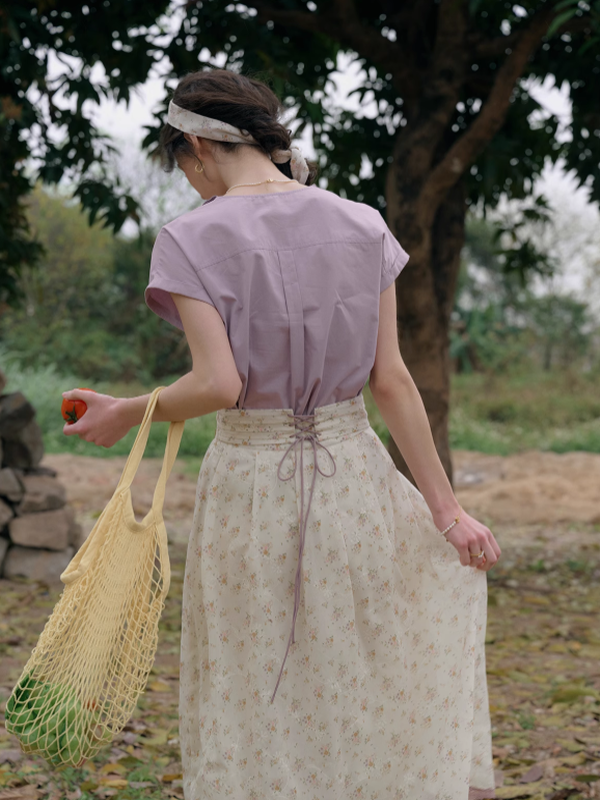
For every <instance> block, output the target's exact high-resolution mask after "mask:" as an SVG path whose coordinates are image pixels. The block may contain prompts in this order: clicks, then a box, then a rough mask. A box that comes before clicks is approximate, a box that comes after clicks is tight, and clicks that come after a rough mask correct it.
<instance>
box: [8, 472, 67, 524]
mask: <svg viewBox="0 0 600 800" xmlns="http://www.w3.org/2000/svg"><path fill="white" fill-rule="evenodd" d="M23 483H24V484H25V495H24V496H23V499H22V500H21V502H20V503H19V505H18V506H17V509H16V511H17V514H18V515H19V516H20V517H21V516H24V515H25V514H35V513H37V512H38V511H52V510H53V509H55V508H62V507H63V506H64V504H65V503H66V502H67V493H66V491H65V487H64V486H63V485H62V484H61V483H59V481H57V480H56V478H51V477H49V476H48V475H32V474H31V473H28V474H27V475H25V477H24V479H23Z"/></svg>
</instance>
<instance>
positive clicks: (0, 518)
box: [0, 499, 15, 530]
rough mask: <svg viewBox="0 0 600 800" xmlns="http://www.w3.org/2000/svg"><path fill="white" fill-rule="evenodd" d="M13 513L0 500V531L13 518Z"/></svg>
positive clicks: (6, 504)
mask: <svg viewBox="0 0 600 800" xmlns="http://www.w3.org/2000/svg"><path fill="white" fill-rule="evenodd" d="M14 515H15V514H14V511H13V510H12V508H11V507H10V506H9V505H8V503H5V502H4V500H2V499H0V530H2V528H3V527H4V526H5V525H7V524H8V522H9V521H10V520H11V519H12V518H13V517H14Z"/></svg>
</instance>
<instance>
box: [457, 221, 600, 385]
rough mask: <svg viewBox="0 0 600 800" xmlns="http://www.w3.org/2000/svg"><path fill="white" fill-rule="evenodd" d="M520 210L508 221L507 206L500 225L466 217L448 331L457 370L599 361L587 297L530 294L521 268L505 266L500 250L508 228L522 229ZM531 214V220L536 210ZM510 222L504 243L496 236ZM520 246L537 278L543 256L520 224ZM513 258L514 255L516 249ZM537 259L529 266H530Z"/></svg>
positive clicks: (542, 272) (585, 364)
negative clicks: (523, 246) (529, 257)
mask: <svg viewBox="0 0 600 800" xmlns="http://www.w3.org/2000/svg"><path fill="white" fill-rule="evenodd" d="M523 219H525V220H528V222H529V223H531V218H529V217H527V216H526V214H523V216H522V217H521V218H520V215H519V213H518V212H517V215H516V222H515V223H512V222H510V216H509V214H508V213H506V214H504V215H503V218H502V221H501V222H500V224H498V223H497V222H494V221H492V220H490V219H486V218H481V217H476V216H469V217H468V219H467V226H466V245H465V248H464V252H463V259H462V264H461V269H460V272H459V280H458V285H457V290H456V296H455V305H454V310H453V314H452V321H451V331H450V356H451V358H453V359H454V364H455V367H456V369H457V371H458V372H471V371H487V372H490V373H494V372H498V371H501V372H505V371H507V370H511V369H512V368H514V367H515V366H521V367H523V366H524V365H526V364H529V365H531V364H532V363H535V364H539V365H541V366H543V368H544V369H547V370H549V369H550V368H551V367H552V366H553V365H554V364H555V363H556V366H561V367H563V368H566V367H568V366H570V365H571V366H572V365H574V364H579V365H580V366H582V367H587V368H590V367H593V365H594V364H595V363H598V364H600V352H598V348H597V344H596V343H595V340H594V336H595V335H596V334H597V332H598V330H599V329H598V325H597V323H595V322H594V320H593V319H592V317H591V314H590V311H589V308H588V305H587V303H585V302H582V301H580V300H578V299H576V298H575V297H574V296H572V295H569V294H559V293H556V292H553V291H552V290H548V288H545V291H544V293H543V294H540V293H539V292H538V293H534V291H533V289H532V288H531V287H530V286H529V285H528V284H526V285H523V279H522V276H523V272H522V271H521V270H518V269H513V268H512V267H511V266H510V265H509V261H508V260H507V257H506V254H507V251H508V252H510V250H511V249H512V247H513V242H514V237H515V236H517V235H518V234H516V233H515V230H519V229H521V230H522V229H523V228H524V223H523ZM534 220H535V221H537V222H539V218H538V217H537V211H536V212H535V215H534ZM509 229H511V233H510V235H509V239H510V241H509V243H508V247H505V246H503V244H502V240H503V238H504V239H505V238H506V236H507V231H508V230H509ZM524 239H525V241H527V242H528V245H527V251H528V252H529V253H531V252H533V251H535V252H536V255H535V257H532V261H531V266H530V268H529V269H528V272H527V274H529V275H530V276H531V274H532V272H534V271H537V272H538V274H540V275H541V277H542V278H543V279H545V278H547V277H548V271H547V270H546V269H545V268H544V267H543V266H542V268H540V266H539V265H540V264H541V265H544V264H546V265H547V264H548V263H549V261H550V260H551V257H550V256H548V255H547V254H546V253H545V252H544V251H543V250H540V249H539V247H538V245H537V242H536V241H535V239H533V238H532V236H531V227H529V230H526V231H525V235H524ZM520 257H521V256H520ZM534 265H537V266H534Z"/></svg>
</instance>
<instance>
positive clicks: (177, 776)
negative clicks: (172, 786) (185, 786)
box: [161, 772, 183, 783]
mask: <svg viewBox="0 0 600 800" xmlns="http://www.w3.org/2000/svg"><path fill="white" fill-rule="evenodd" d="M182 778H183V775H182V774H181V772H167V773H165V774H164V775H163V776H162V778H161V780H162V782H163V783H172V781H180V780H181V779H182Z"/></svg>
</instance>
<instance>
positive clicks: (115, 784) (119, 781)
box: [98, 776, 127, 789]
mask: <svg viewBox="0 0 600 800" xmlns="http://www.w3.org/2000/svg"><path fill="white" fill-rule="evenodd" d="M98 784H99V785H100V786H107V787H109V788H110V789H126V788H127V781H126V780H125V778H114V777H111V776H107V777H106V778H99V779H98Z"/></svg>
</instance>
